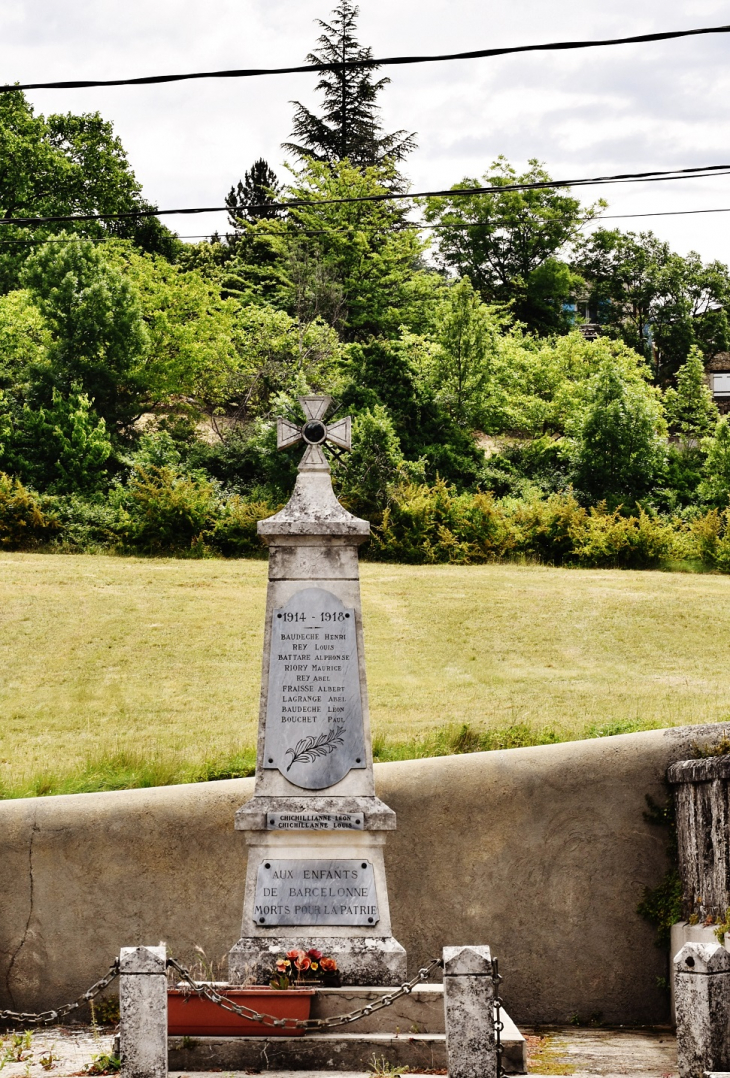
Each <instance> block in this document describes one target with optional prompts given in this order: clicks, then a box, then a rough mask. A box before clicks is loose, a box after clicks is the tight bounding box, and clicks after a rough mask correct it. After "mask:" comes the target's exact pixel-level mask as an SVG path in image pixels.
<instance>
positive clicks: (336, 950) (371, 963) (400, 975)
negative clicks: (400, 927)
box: [228, 936, 407, 988]
mask: <svg viewBox="0 0 730 1078" xmlns="http://www.w3.org/2000/svg"><path fill="white" fill-rule="evenodd" d="M295 948H298V949H301V950H303V951H309V950H311V949H313V948H316V949H317V950H318V951H321V952H322V953H323V954H326V955H327V956H328V957H330V958H334V959H335V961H336V962H337V969H338V970H339V972H340V976H341V978H342V984H343V986H344V987H350V986H353V987H354V986H360V985H375V986H377V987H380V986H381V985H382V986H384V987H386V988H389V987H391V986H392V985H397V984H402V983H403V982H404V981H405V980H407V971H406V952H405V948H404V947H401V945H400V943H398V941H397V940H396V939H394V938H393V937H392V936H360V937H352V936H298V937H297V936H265V937H259V936H250V937H244V938H243V939H240V940H239V941H238V943H236V944H234V946H233V947H232V948H231V950H230V952H229V955H228V978H229V981H230V982H231V983H232V984H268V983H269V980H270V978H271V975H272V973H273V971H274V967H275V964H276V959H277V957H278V956H279V955H283V954H286V952H287V951H291V950H293V949H295Z"/></svg>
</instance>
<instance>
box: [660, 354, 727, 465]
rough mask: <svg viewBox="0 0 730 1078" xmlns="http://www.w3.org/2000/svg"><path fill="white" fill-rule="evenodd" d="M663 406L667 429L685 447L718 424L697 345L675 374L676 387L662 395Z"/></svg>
mask: <svg viewBox="0 0 730 1078" xmlns="http://www.w3.org/2000/svg"><path fill="white" fill-rule="evenodd" d="M664 407H665V409H666V412H667V417H668V419H669V423H670V427H671V429H672V430H674V431H675V432H676V433H678V434H679V435H680V437H681V438H682V441H683V442H684V443H685V445H688V444H689V443H691V442H695V443H696V442H697V441H698V440H699V439H700V438H702V437H704V435H706V434H709V433H710V431H711V430H713V429H714V427H715V426H716V424H717V421H718V419H719V414H718V411H717V405H716V404H715V402H714V400H713V399H712V393H711V392H710V389H709V386H708V385H707V381H706V378H705V364H704V363H703V361H702V353H701V351H700V349H699V348H698V347H697V345H696V344H694V345H692V347H691V348H690V350H689V356H688V358H687V362H686V363H685V364H684V365H683V366H682V367H680V368H679V370H678V371H677V388H676V389H671V388H670V389H668V390H667V391H666V393H665V394H664Z"/></svg>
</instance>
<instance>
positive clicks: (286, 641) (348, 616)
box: [264, 588, 367, 790]
mask: <svg viewBox="0 0 730 1078" xmlns="http://www.w3.org/2000/svg"><path fill="white" fill-rule="evenodd" d="M268 689H269V691H268V701H267V709H266V738H265V745H264V768H278V770H279V771H280V772H281V774H282V775H284V776H285V778H287V779H288V780H289V782H292V783H293V784H294V785H295V786H299V787H302V788H303V789H306V790H322V789H325V788H326V787H328V786H334V785H335V783H337V782H339V781H340V780H341V779H343V778H344V777H345V775H346V774H347V773H348V772H349V771H350V770H351V769H352V768H359V767H365V766H366V764H367V761H366V757H365V737H364V731H363V716H362V699H361V695H360V670H359V663H358V654H357V630H356V626H355V612H354V610H352V609H348V608H347V607H346V606H345V605H344V604H343V603H342V602H341V601H340V599H338V598H337V596H336V595H333V594H332V592H329V591H326V590H325V589H324V588H304V589H303V590H302V591H298V592H296V593H295V594H294V595H293V596H292V597H291V599H290V600H289V601H288V603H287V604H286V605H285V606H283V607H280V608H278V609H275V610H274V612H273V621H272V631H271V658H270V667H269V687H268Z"/></svg>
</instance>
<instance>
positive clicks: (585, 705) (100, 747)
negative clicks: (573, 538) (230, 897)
mask: <svg viewBox="0 0 730 1078" xmlns="http://www.w3.org/2000/svg"><path fill="white" fill-rule="evenodd" d="M362 590H363V609H364V619H365V640H366V652H367V660H368V678H369V690H370V702H371V712H372V720H373V729H374V734H375V747H376V756H378V757H379V758H383V759H387V758H394V757H403V756H412V755H420V754H431V753H434V752H442V751H454V750H457V751H458V750H460V749H462V750H463V749H470V748H475V747H485V748H488V747H497V746H500V745H512V744H530V743H539V742H541V741H549V740H564V739H566V738H571V737H584V736H596V735H602V734H606V733H613V732H622V731H625V730H632V729H641V728H645V727H651V726H665V725H677V724H683V723H694V722H708V721H715V720H719V719H721V718H725V717H726V716H727V715H728V714H730V679H729V678H728V676H727V663H728V660H727V641H728V639H730V577H727V576H715V575H683V574H678V573H656V572H619V571H611V570H564V569H550V568H542V567H538V566H517V565H493V566H478V567H466V568H464V567H458V566H434V567H423V566H415V567H411V566H399V565H379V564H373V563H365V564H363V565H362ZM265 593H266V563H265V562H263V561H222V560H209V561H207V560H203V561H178V560H172V559H170V560H168V559H160V560H145V559H133V558H114V557H93V556H76V557H72V556H63V555H40V554H39V555H33V554H2V555H0V671H1V672H2V676H1V677H0V783H1V784H2V786H1V787H0V788H1V789H2V790H3V791H4V793H5V795H6V796H8V795H13V794H16V795H17V794H18V793H43V792H55V791H58V790H73V789H95V788H104V787H112V788H113V787H115V786H124V785H136V784H145V785H146V784H154V783H158V782H169V781H186V780H192V779H199V778H205V777H221V776H224V775H228V774H245V773H249V772H250V770H251V767H252V765H253V761H254V755H253V750H252V746H253V743H254V738H255V729H256V721H257V713H258V694H259V683H260V668H261V647H262V636H263V614H264V600H265ZM464 724H468V729H466V730H464Z"/></svg>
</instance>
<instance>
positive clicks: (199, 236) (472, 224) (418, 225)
mask: <svg viewBox="0 0 730 1078" xmlns="http://www.w3.org/2000/svg"><path fill="white" fill-rule="evenodd" d="M695 213H730V206H719V207H714V208H711V209H706V210H651V211H649V212H647V213H608V214H599V215H598V216H596V217H583V218H578V219H577V220H576V223H577V224H591V223H594V222H598V223H600V222H601V221H622V220H625V219H628V218H634V217H685V216H687V215H688V214H695ZM568 219H569V218H565V220H568ZM570 220H572V218H570ZM388 227H390V226H388ZM400 227H401V228H411V229H415V230H416V231H419V232H420V231H422V230H424V229H439V228H440V229H446V228H463V229H468V228H484V222H481V221H465V222H463V223H462V224H458V225H457V224H449V225H442V224H426V223H424V222H422V221H404V222H403V224H402V225H401V226H400ZM344 231H346V230H345V229H337V228H334V229H327V228H320V229H317V230H316V231H315V230H314V229H303V230H302V232H303V234H304V235H307V236H326V235H330V234H331V233H332V232H344ZM374 231H378V230H377V229H375V230H374ZM380 231H382V229H380ZM297 234H298V235H299V234H301V233H300V232H299V230H297ZM213 235H217V233H212V232H198V233H195V234H194V235H184V236H178V237H177V238H178V239H179V240H208V239H212V238H213ZM80 238H81V239H83V240H85V241H88V242H91V243H109V242H110V241H111V240H119V239H120V237H118V236H117V237H110V236H82V237H80ZM128 242H130V243H131V242H132V241H131V240H129V241H128ZM14 243H15V244H24V245H26V246H29V245H38V246H43V245H44V244H46V243H68V236H67V237H65V238H55V237H54V238H51V239H26V238H22V239H21V238H16V237H14V238H13V239H9V240H0V244H2V245H3V246H7V245H8V244H14Z"/></svg>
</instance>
